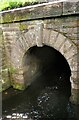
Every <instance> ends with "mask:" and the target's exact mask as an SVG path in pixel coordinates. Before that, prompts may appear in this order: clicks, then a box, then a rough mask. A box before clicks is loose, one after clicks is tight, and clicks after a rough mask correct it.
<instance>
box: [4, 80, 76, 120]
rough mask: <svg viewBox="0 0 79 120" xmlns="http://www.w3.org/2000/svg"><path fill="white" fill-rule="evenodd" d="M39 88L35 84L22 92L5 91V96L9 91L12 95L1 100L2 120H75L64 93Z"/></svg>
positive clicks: (57, 89) (47, 88)
mask: <svg viewBox="0 0 79 120" xmlns="http://www.w3.org/2000/svg"><path fill="white" fill-rule="evenodd" d="M35 85H36V86H37V87H34V86H35ZM39 86H40V85H39V83H38V84H37V83H36V82H35V83H34V84H32V85H31V86H30V87H29V88H28V89H26V90H25V91H23V92H22V91H14V89H13V88H10V90H7V95H8V94H10V93H11V91H12V92H13V95H12V96H11V95H10V96H8V97H5V99H3V120H7V119H9V120H12V119H18V120H44V119H46V120H49V119H50V120H51V119H52V120H63V119H65V120H76V116H75V111H74V109H73V106H72V104H71V103H70V102H69V96H67V94H66V93H65V91H63V90H61V89H59V88H58V87H57V86H48V85H47V86H46V85H45V84H44V85H43V86H42V85H41V87H39ZM8 91H9V92H8ZM18 92H19V93H18ZM3 97H4V94H3Z"/></svg>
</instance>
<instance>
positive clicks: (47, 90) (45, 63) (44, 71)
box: [3, 45, 76, 120]
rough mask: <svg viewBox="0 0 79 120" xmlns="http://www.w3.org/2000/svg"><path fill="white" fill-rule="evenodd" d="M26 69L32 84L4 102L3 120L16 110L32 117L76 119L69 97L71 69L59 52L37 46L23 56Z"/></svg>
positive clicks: (26, 82) (57, 119)
mask: <svg viewBox="0 0 79 120" xmlns="http://www.w3.org/2000/svg"><path fill="white" fill-rule="evenodd" d="M23 68H24V69H23V70H24V80H25V84H26V86H27V85H28V87H27V89H26V90H24V91H23V92H21V93H19V94H16V95H14V96H12V97H10V98H9V99H7V100H4V101H3V104H4V106H3V114H4V119H3V120H5V115H9V114H11V115H15V114H12V113H19V114H20V113H23V115H25V117H26V119H28V120H29V119H30V120H64V119H65V120H70V119H72V120H76V119H75V118H76V117H75V114H74V110H73V106H72V104H71V102H70V100H69V98H70V96H71V83H70V76H71V70H70V67H69V64H68V62H67V60H66V59H65V57H64V56H63V55H62V54H61V53H60V52H59V51H57V50H56V49H54V48H52V47H49V46H47V45H44V46H43V47H37V46H33V47H31V48H29V49H28V50H27V52H26V53H25V55H24V57H23ZM5 111H6V112H5ZM13 117H14V116H13Z"/></svg>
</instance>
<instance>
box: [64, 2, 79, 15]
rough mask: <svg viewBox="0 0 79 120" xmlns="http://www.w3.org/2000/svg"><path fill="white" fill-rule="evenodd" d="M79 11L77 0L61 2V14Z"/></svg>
mask: <svg viewBox="0 0 79 120" xmlns="http://www.w3.org/2000/svg"><path fill="white" fill-rule="evenodd" d="M77 13H79V1H77V2H75V1H73V2H70V1H69V2H63V15H68V14H77Z"/></svg>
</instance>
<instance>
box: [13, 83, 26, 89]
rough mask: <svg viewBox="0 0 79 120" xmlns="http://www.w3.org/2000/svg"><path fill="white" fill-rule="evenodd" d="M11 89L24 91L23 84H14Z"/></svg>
mask: <svg viewBox="0 0 79 120" xmlns="http://www.w3.org/2000/svg"><path fill="white" fill-rule="evenodd" d="M12 86H13V88H15V89H18V90H24V89H25V85H24V84H23V83H14V84H13V85H12Z"/></svg>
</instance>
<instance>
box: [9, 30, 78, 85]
mask: <svg viewBox="0 0 79 120" xmlns="http://www.w3.org/2000/svg"><path fill="white" fill-rule="evenodd" d="M16 36H17V37H16V39H15V40H14V42H13V43H12V44H13V45H12V51H11V54H12V53H15V54H14V59H13V57H12V60H11V61H12V63H13V66H14V67H15V69H16V68H18V69H17V70H16V73H14V79H16V80H15V83H16V82H17V81H18V82H20V83H21V84H22V83H23V84H25V83H24V80H23V66H22V60H23V56H24V54H25V53H26V51H27V50H28V49H29V48H31V47H33V46H35V45H37V46H38V45H40V46H43V45H48V46H50V47H53V48H55V49H56V50H58V51H59V52H60V53H61V54H62V55H63V56H64V57H65V58H66V60H67V62H68V63H69V66H70V69H71V73H72V75H71V82H72V87H74V86H73V81H74V74H75V77H76V76H77V65H76V66H75V65H74V64H75V63H74V61H75V60H76V59H77V49H76V47H75V45H74V44H73V43H72V42H71V41H70V40H69V39H68V38H67V37H65V36H64V35H63V34H61V33H59V32H57V31H54V30H51V29H44V28H43V29H42V32H40V31H37V30H36V29H35V28H34V29H29V30H27V31H19V34H18V32H17V33H16ZM40 36H41V37H40ZM15 51H16V52H15ZM12 55H13V54H12ZM16 56H17V57H16ZM15 58H16V59H17V58H18V59H17V60H16V59H15ZM76 63H77V62H76ZM17 73H18V74H17ZM17 75H18V76H17Z"/></svg>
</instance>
